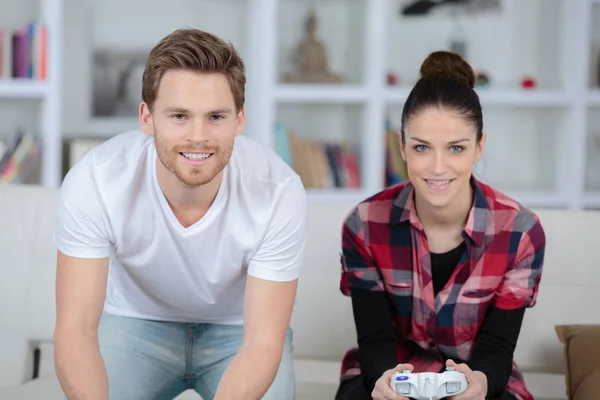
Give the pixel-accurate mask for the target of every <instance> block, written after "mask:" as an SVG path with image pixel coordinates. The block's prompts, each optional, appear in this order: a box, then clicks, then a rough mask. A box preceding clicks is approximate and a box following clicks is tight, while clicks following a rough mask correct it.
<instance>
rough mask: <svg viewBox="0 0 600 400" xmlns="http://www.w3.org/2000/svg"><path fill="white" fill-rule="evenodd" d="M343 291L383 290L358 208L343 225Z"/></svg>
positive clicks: (341, 286) (344, 292)
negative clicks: (352, 289) (367, 243)
mask: <svg viewBox="0 0 600 400" xmlns="http://www.w3.org/2000/svg"><path fill="white" fill-rule="evenodd" d="M341 265H342V277H341V281H340V290H341V292H342V293H343V294H344V295H346V296H349V295H350V289H351V288H355V289H361V290H375V291H383V290H384V287H383V281H382V279H381V273H380V271H379V269H378V268H377V266H376V265H375V262H374V261H373V259H372V258H371V254H370V252H369V250H368V248H367V246H366V245H365V242H364V223H363V221H362V220H361V219H360V215H359V213H358V211H357V209H356V210H354V211H353V212H352V213H350V214H349V215H348V217H347V218H346V220H345V221H344V224H343V227H342V254H341Z"/></svg>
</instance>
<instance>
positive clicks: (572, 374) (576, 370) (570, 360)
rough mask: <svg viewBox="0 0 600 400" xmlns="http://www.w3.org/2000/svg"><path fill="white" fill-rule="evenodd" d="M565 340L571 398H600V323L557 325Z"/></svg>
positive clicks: (568, 388) (563, 341) (558, 331)
mask: <svg viewBox="0 0 600 400" xmlns="http://www.w3.org/2000/svg"><path fill="white" fill-rule="evenodd" d="M556 333H557V335H558V338H559V339H560V341H561V342H562V343H563V344H564V358H565V377H566V385H567V394H568V395H569V398H570V399H577V400H582V399H592V398H593V399H600V384H599V383H598V381H599V380H600V375H599V372H598V371H599V370H600V367H599V364H598V361H597V360H598V359H600V325H592V324H590V325H585V324H575V325H557V326H556Z"/></svg>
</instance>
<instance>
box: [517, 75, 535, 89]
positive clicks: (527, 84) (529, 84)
mask: <svg viewBox="0 0 600 400" xmlns="http://www.w3.org/2000/svg"><path fill="white" fill-rule="evenodd" d="M535 85H536V83H535V79H533V78H531V77H525V78H523V80H522V81H521V87H523V88H525V89H533V88H534V87H535Z"/></svg>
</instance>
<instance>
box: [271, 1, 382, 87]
mask: <svg viewBox="0 0 600 400" xmlns="http://www.w3.org/2000/svg"><path fill="white" fill-rule="evenodd" d="M370 2H371V0H353V1H347V0H328V1H319V2H306V1H298V0H280V1H279V15H278V22H277V24H278V30H277V32H278V43H277V66H278V67H277V81H278V82H279V83H309V82H312V83H321V82H332V81H334V82H341V83H345V84H359V83H362V82H364V75H365V71H364V69H365V64H366V61H365V57H364V55H365V39H364V37H365V27H366V25H365V22H366V18H365V15H366V10H367V5H368V4H369V3H370ZM312 17H314V19H311V18H312ZM313 23H314V25H312V24H313ZM308 25H312V26H313V27H314V34H313V35H312V36H311V35H310V34H308V33H307V32H308V31H309V29H310V28H309V27H308ZM307 38H309V39H307ZM310 38H312V39H310ZM305 50H306V51H305ZM301 64H306V65H308V66H309V67H308V68H306V69H304V70H302V69H301ZM310 66H314V71H325V74H322V73H307V71H309V69H310V70H313V68H310Z"/></svg>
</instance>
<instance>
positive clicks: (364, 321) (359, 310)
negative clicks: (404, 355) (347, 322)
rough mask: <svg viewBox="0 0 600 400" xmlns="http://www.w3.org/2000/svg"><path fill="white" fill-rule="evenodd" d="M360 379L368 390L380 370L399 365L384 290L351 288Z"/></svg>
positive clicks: (379, 373)
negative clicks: (361, 377) (374, 290)
mask: <svg viewBox="0 0 600 400" xmlns="http://www.w3.org/2000/svg"><path fill="white" fill-rule="evenodd" d="M351 297H352V307H353V312H354V323H355V324H356V333H357V337H358V347H359V353H358V354H359V359H358V362H359V364H360V370H361V374H362V376H363V382H364V384H365V387H366V388H367V390H368V392H369V393H371V392H372V391H373V388H374V387H375V382H377V380H378V379H379V378H381V376H382V375H383V373H384V372H385V371H387V370H389V369H392V368H394V367H395V366H396V365H398V360H397V358H396V345H395V343H396V339H395V333H394V326H393V324H392V314H391V311H390V305H389V300H388V298H387V296H386V294H385V292H372V291H368V290H361V289H354V288H352V289H351Z"/></svg>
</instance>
